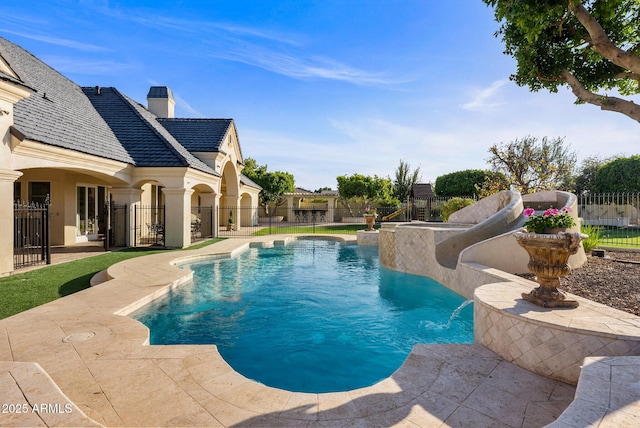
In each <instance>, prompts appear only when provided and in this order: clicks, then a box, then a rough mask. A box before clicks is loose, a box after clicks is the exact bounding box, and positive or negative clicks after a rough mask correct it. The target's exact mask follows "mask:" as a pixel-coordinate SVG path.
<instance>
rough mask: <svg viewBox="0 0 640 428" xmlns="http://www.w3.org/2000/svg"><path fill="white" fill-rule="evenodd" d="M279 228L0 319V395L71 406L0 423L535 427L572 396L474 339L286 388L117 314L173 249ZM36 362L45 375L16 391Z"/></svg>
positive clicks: (160, 282) (175, 271) (131, 266)
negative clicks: (392, 365)
mask: <svg viewBox="0 0 640 428" xmlns="http://www.w3.org/2000/svg"><path fill="white" fill-rule="evenodd" d="M314 237H317V236H314ZM286 238H287V237H275V238H274V237H273V236H271V237H264V238H252V239H227V240H225V241H221V242H218V243H216V244H213V245H211V246H208V247H205V248H202V249H198V250H190V251H185V252H181V253H175V252H167V253H161V254H156V255H151V256H145V257H141V258H136V259H131V260H128V261H125V262H122V263H119V264H117V265H114V266H112V267H111V268H109V269H108V271H107V277H108V278H111V279H110V280H109V281H107V282H105V283H103V284H100V285H97V286H95V287H91V288H90V289H87V290H83V291H81V292H78V293H75V294H73V295H70V296H67V297H64V298H61V299H59V300H56V301H54V302H51V303H49V304H46V305H42V306H39V307H37V308H34V309H32V310H29V311H25V312H23V313H20V314H17V315H14V316H12V317H9V318H6V319H4V320H0V362H2V365H0V397H3V398H4V397H8V395H7V392H12V394H13V395H11V397H13V398H12V399H15V400H16V402H18V403H21V404H27V405H33V404H34V403H37V402H38V401H39V400H41V401H40V402H46V403H48V404H54V403H59V404H61V405H65V404H69V405H72V406H73V411H72V412H71V414H70V415H66V416H67V417H68V418H69V419H66V420H65V422H60V420H59V419H57V420H56V419H51V417H53V416H54V415H45V414H40V413H38V414H35V416H34V414H31V415H30V416H29V417H31V418H30V419H26V418H27V415H25V416H24V417H22V416H17V415H16V414H4V413H0V425H2V426H16V425H36V426H37V425H40V426H49V425H59V424H62V425H66V426H73V425H76V426H88V425H91V424H94V422H95V423H96V424H100V425H106V426H296V427H304V426H346V425H350V426H391V425H395V424H400V425H405V426H440V425H442V426H460V425H463V424H464V423H469V421H473V424H474V426H495V425H506V426H522V425H523V424H524V425H531V426H542V425H544V424H546V423H549V422H551V421H553V419H555V417H557V416H558V415H559V414H560V413H561V412H562V410H564V408H565V407H566V406H567V405H568V404H569V403H570V402H571V400H572V398H573V394H574V391H575V389H574V388H573V387H572V386H570V385H567V384H565V383H562V382H559V381H555V380H551V379H547V378H543V377H542V376H539V375H536V374H534V373H531V372H528V371H526V370H524V369H521V368H519V367H517V366H515V365H513V364H511V363H509V362H507V361H505V360H504V359H502V358H500V357H499V356H497V355H496V354H495V353H493V352H491V351H489V350H487V349H486V348H484V347H482V346H480V345H416V346H415V347H414V349H413V351H412V352H411V354H410V355H409V357H408V358H407V360H406V361H405V362H404V364H403V365H402V366H401V367H400V368H399V369H398V370H397V371H396V372H395V373H394V374H393V375H392V376H391V377H389V378H387V379H385V380H383V381H381V382H379V383H377V384H375V385H373V386H371V387H367V388H362V389H358V390H353V391H347V392H338V393H328V394H307V393H293V392H289V391H283V390H279V389H275V388H270V387H266V386H264V385H261V384H259V383H256V382H253V381H251V380H249V379H247V378H245V377H243V376H242V375H240V374H238V373H236V372H235V371H234V370H233V369H232V368H231V367H229V365H228V364H227V363H226V362H225V361H224V360H223V359H222V358H221V357H220V355H219V353H218V351H217V349H216V347H215V346H211V345H190V346H183V345H180V346H156V345H154V346H150V345H148V338H149V334H148V330H147V328H146V327H145V326H144V325H142V324H140V323H139V322H137V321H135V320H133V319H131V318H129V317H127V316H122V315H117V314H123V313H127V312H130V311H132V310H134V309H135V308H136V307H139V306H140V305H141V304H142V302H144V301H148V300H150V299H152V298H154V297H157V296H158V295H160V294H162V293H165V292H166V291H167V290H168V289H170V288H171V287H176V286H179V284H182V283H184V282H185V281H187V280H189V278H190V275H189V273H188V272H185V271H184V270H182V269H179V268H177V267H176V266H175V264H176V261H177V260H178V259H181V260H184V259H185V258H191V259H194V258H200V257H204V256H206V255H209V254H229V255H231V254H234V253H235V252H238V251H242V250H243V249H246V248H247V247H248V246H249V245H250V243H251V242H253V243H255V244H254V245H271V242H273V241H274V239H275V240H281V239H286ZM328 238H330V239H341V240H345V241H347V242H353V240H354V238H355V237H354V236H353V235H344V236H335V235H331V236H330V237H328ZM30 373H31V374H30ZM34 373H36V374H37V376H40V377H42V376H45V375H46V377H47V378H49V379H50V380H49V381H43V382H37V381H36V383H37V384H38V385H39V386H36V388H35V390H33V391H31V392H30V393H25V391H26V390H27V385H28V384H29V382H31V383H32V384H33V382H34V381H35V379H36V378H37V376H36V374H34ZM38 373H39V374H38ZM507 403H508V405H507ZM0 404H2V403H0ZM58 416H60V417H62V416H65V415H61V414H60V415H58ZM47 417H49V419H47Z"/></svg>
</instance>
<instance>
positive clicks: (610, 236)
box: [598, 226, 640, 248]
mask: <svg viewBox="0 0 640 428" xmlns="http://www.w3.org/2000/svg"><path fill="white" fill-rule="evenodd" d="M598 245H599V246H602V247H620V248H640V229H636V228H623V227H606V226H601V227H600V240H599V242H598Z"/></svg>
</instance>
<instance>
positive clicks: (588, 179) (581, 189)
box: [574, 156, 616, 195]
mask: <svg viewBox="0 0 640 428" xmlns="http://www.w3.org/2000/svg"><path fill="white" fill-rule="evenodd" d="M614 159H616V158H615V157H609V158H601V157H599V156H589V157H587V158H585V159H584V160H583V161H582V163H581V164H580V168H579V169H578V174H577V175H576V176H575V179H574V183H575V193H576V194H577V195H584V194H587V193H590V192H595V190H596V173H597V172H598V170H599V169H600V168H601V167H602V166H604V165H605V164H607V163H609V162H611V161H613V160H614Z"/></svg>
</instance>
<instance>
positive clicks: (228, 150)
mask: <svg viewBox="0 0 640 428" xmlns="http://www.w3.org/2000/svg"><path fill="white" fill-rule="evenodd" d="M147 103H148V104H147V106H146V107H145V106H143V105H141V104H139V103H138V102H136V101H134V100H132V99H131V98H129V97H127V96H126V95H125V94H123V93H121V92H120V91H118V90H117V89H116V88H112V87H99V86H94V87H80V86H78V85H77V84H76V83H74V82H72V81H70V80H69V79H67V78H66V77H64V76H63V75H62V74H60V73H58V72H57V71H55V70H54V69H52V68H51V67H49V66H48V65H47V64H45V63H43V62H42V61H40V60H39V59H38V58H36V57H35V56H34V55H32V54H30V53H29V52H27V51H25V50H24V49H22V48H21V47H19V46H17V45H15V44H14V43H11V42H9V41H8V40H6V39H3V38H0V136H1V137H2V148H1V149H0V150H1V154H0V215H1V216H2V219H5V220H8V219H11V218H13V217H14V212H13V206H14V205H13V204H14V202H18V201H20V202H27V203H29V202H44V201H45V198H47V196H48V201H49V203H50V212H51V215H50V219H51V228H50V237H51V244H52V245H65V246H66V245H73V244H76V243H78V242H83V241H87V240H92V239H98V237H99V236H102V235H103V234H104V231H105V229H107V228H108V226H109V225H108V224H107V220H106V218H105V216H108V212H109V210H108V209H105V207H108V206H116V205H117V206H121V207H125V208H126V211H125V213H124V216H125V220H126V221H125V222H124V223H123V226H122V227H126V230H125V231H124V237H123V239H124V241H125V245H132V244H133V243H134V242H135V241H136V240H137V239H140V236H142V235H144V233H145V230H146V229H147V228H150V227H152V226H151V223H153V227H155V225H157V224H161V227H162V229H163V230H162V232H163V237H162V238H163V244H164V245H166V246H167V247H172V248H182V247H185V246H188V245H189V244H190V243H191V239H192V236H193V235H192V233H193V227H194V218H196V217H197V216H198V215H199V214H198V213H199V212H200V210H201V209H203V208H209V212H210V213H211V215H210V219H211V220H209V221H210V231H211V234H212V235H215V234H216V231H217V227H218V226H219V225H224V224H225V222H226V221H228V220H226V219H228V212H229V211H235V212H238V209H239V208H241V207H242V208H243V213H246V212H247V210H246V209H247V208H250V207H257V206H258V193H259V191H260V187H259V186H258V185H256V184H255V183H253V182H252V181H251V180H249V179H248V178H246V177H245V176H243V175H242V169H243V167H244V163H243V156H242V150H241V149H240V142H239V140H238V133H237V129H236V125H235V123H234V121H233V120H232V119H181V118H175V117H174V106H175V101H174V99H173V95H172V92H171V90H170V89H169V88H168V87H164V86H154V87H151V88H150V90H149V93H148V95H147ZM142 208H144V211H142ZM143 212H144V213H145V215H147V217H145V218H144V219H142V217H141V214H142V213H143ZM249 212H250V211H249ZM149 213H151V215H153V216H154V218H153V220H150V218H149V216H148V214H149ZM219 213H223V214H219ZM160 214H161V217H159V216H160ZM244 216H245V217H247V215H246V214H244ZM253 216H255V217H256V219H257V209H256V212H255V214H254V215H249V216H248V217H249V218H244V219H237V220H236V227H242V222H243V221H244V222H247V223H248V222H253V221H254V219H253V218H251V217H253ZM197 220H198V221H199V218H198V219H197ZM124 225H126V226H124ZM118 232H119V233H120V232H122V231H118ZM13 237H14V225H13V224H12V222H11V221H1V222H0V276H1V275H6V274H8V273H10V272H11V271H12V270H13V241H14V239H13Z"/></svg>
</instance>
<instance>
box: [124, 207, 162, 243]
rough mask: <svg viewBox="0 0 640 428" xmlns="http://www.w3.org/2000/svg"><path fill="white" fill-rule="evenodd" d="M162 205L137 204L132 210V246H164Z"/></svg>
mask: <svg viewBox="0 0 640 428" xmlns="http://www.w3.org/2000/svg"><path fill="white" fill-rule="evenodd" d="M164 213H165V210H164V205H163V206H154V205H137V206H135V207H134V212H133V243H132V245H131V246H132V247H140V246H150V245H153V246H160V247H164V246H165V236H164V231H165V227H164V225H165V218H164Z"/></svg>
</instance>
